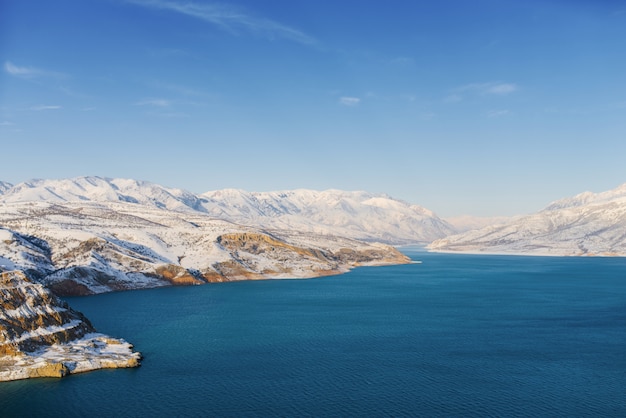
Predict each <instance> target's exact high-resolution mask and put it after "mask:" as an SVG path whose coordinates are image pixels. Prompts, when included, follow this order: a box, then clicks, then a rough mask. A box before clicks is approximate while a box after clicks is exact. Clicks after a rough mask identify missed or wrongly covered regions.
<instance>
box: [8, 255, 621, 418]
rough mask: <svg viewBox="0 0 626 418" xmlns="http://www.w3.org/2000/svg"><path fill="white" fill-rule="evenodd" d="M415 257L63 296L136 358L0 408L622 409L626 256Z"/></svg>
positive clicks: (11, 396)
mask: <svg viewBox="0 0 626 418" xmlns="http://www.w3.org/2000/svg"><path fill="white" fill-rule="evenodd" d="M407 253H409V255H411V256H412V257H414V258H415V259H419V260H422V261H423V263H422V264H412V265H405V266H391V267H371V268H359V269H356V270H354V271H352V272H351V273H349V274H346V275H342V276H334V277H325V278H320V279H312V280H269V281H258V282H239V283H223V284H215V285H206V286H196V287H177V288H166V289H154V290H147V291H134V292H123V293H116V294H106V295H99V296H92V297H83V298H72V299H69V301H70V304H71V305H72V306H73V307H74V308H75V309H78V310H80V311H82V312H84V313H85V314H86V315H87V316H88V317H89V318H90V319H91V320H92V322H93V323H94V325H95V326H96V327H97V328H98V329H99V330H100V331H102V332H105V333H108V334H111V335H114V336H120V337H124V338H126V339H127V340H128V341H131V342H133V343H134V344H135V346H136V348H137V349H138V350H139V351H141V352H142V353H143V354H144V356H145V359H144V362H143V366H142V367H141V368H138V369H130V370H108V371H107V370H105V371H97V372H93V373H87V374H82V375H75V376H70V377H68V378H65V379H60V380H56V379H42V380H30V381H18V382H7V383H0V416H3V417H11V416H33V417H35V416H37V417H41V416H66V417H68V416H69V417H84V416H116V417H117V416H122V417H123V416H128V417H140V416H149V417H166V416H167V417H170V416H220V417H221V416H287V417H294V416H314V417H323V416H342V417H345V416H427V417H431V416H570V417H571V416H622V417H623V416H626V259H623V258H542V257H508V256H473V255H472V256H470V255H451V254H429V253H425V252H419V251H410V250H407Z"/></svg>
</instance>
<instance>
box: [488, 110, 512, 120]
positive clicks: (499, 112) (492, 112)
mask: <svg viewBox="0 0 626 418" xmlns="http://www.w3.org/2000/svg"><path fill="white" fill-rule="evenodd" d="M509 113H510V112H509V111H508V110H506V109H503V110H490V111H489V112H487V117H488V118H499V117H501V116H505V115H508V114H509Z"/></svg>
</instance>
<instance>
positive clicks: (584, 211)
mask: <svg viewBox="0 0 626 418" xmlns="http://www.w3.org/2000/svg"><path fill="white" fill-rule="evenodd" d="M428 248H429V249H430V250H433V251H465V252H484V253H519V254H541V255H607V256H611V255H618V256H626V184H624V185H622V186H620V187H617V188H616V189H613V190H609V191H607V192H603V193H591V192H585V193H581V194H579V195H576V196H574V197H571V198H566V199H561V200H558V201H556V202H553V203H551V204H550V205H548V206H547V207H546V208H545V209H544V210H542V211H540V212H538V213H535V214H532V215H528V216H523V217H519V218H516V219H514V220H512V221H511V222H508V223H506V224H503V225H499V226H489V227H486V228H483V229H480V230H477V231H470V232H466V233H463V234H459V235H454V236H450V237H447V238H444V239H440V240H437V241H435V242H433V243H432V244H431V245H429V247H428Z"/></svg>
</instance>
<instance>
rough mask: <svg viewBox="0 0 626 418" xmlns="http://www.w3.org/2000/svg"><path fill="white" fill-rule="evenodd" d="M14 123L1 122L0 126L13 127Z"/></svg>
mask: <svg viewBox="0 0 626 418" xmlns="http://www.w3.org/2000/svg"><path fill="white" fill-rule="evenodd" d="M13 125H14V123H13V122H9V121H8V120H4V121H2V122H0V126H13Z"/></svg>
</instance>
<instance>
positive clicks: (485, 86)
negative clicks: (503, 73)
mask: <svg viewBox="0 0 626 418" xmlns="http://www.w3.org/2000/svg"><path fill="white" fill-rule="evenodd" d="M518 90H519V86H518V85H517V84H515V83H505V82H501V81H490V82H488V83H470V84H465V85H463V86H460V87H456V88H454V89H452V90H450V92H449V94H448V95H447V96H446V97H444V98H443V102H444V103H458V102H461V101H463V100H464V99H465V98H466V97H467V96H507V95H509V94H512V93H515V92H516V91H518Z"/></svg>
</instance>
